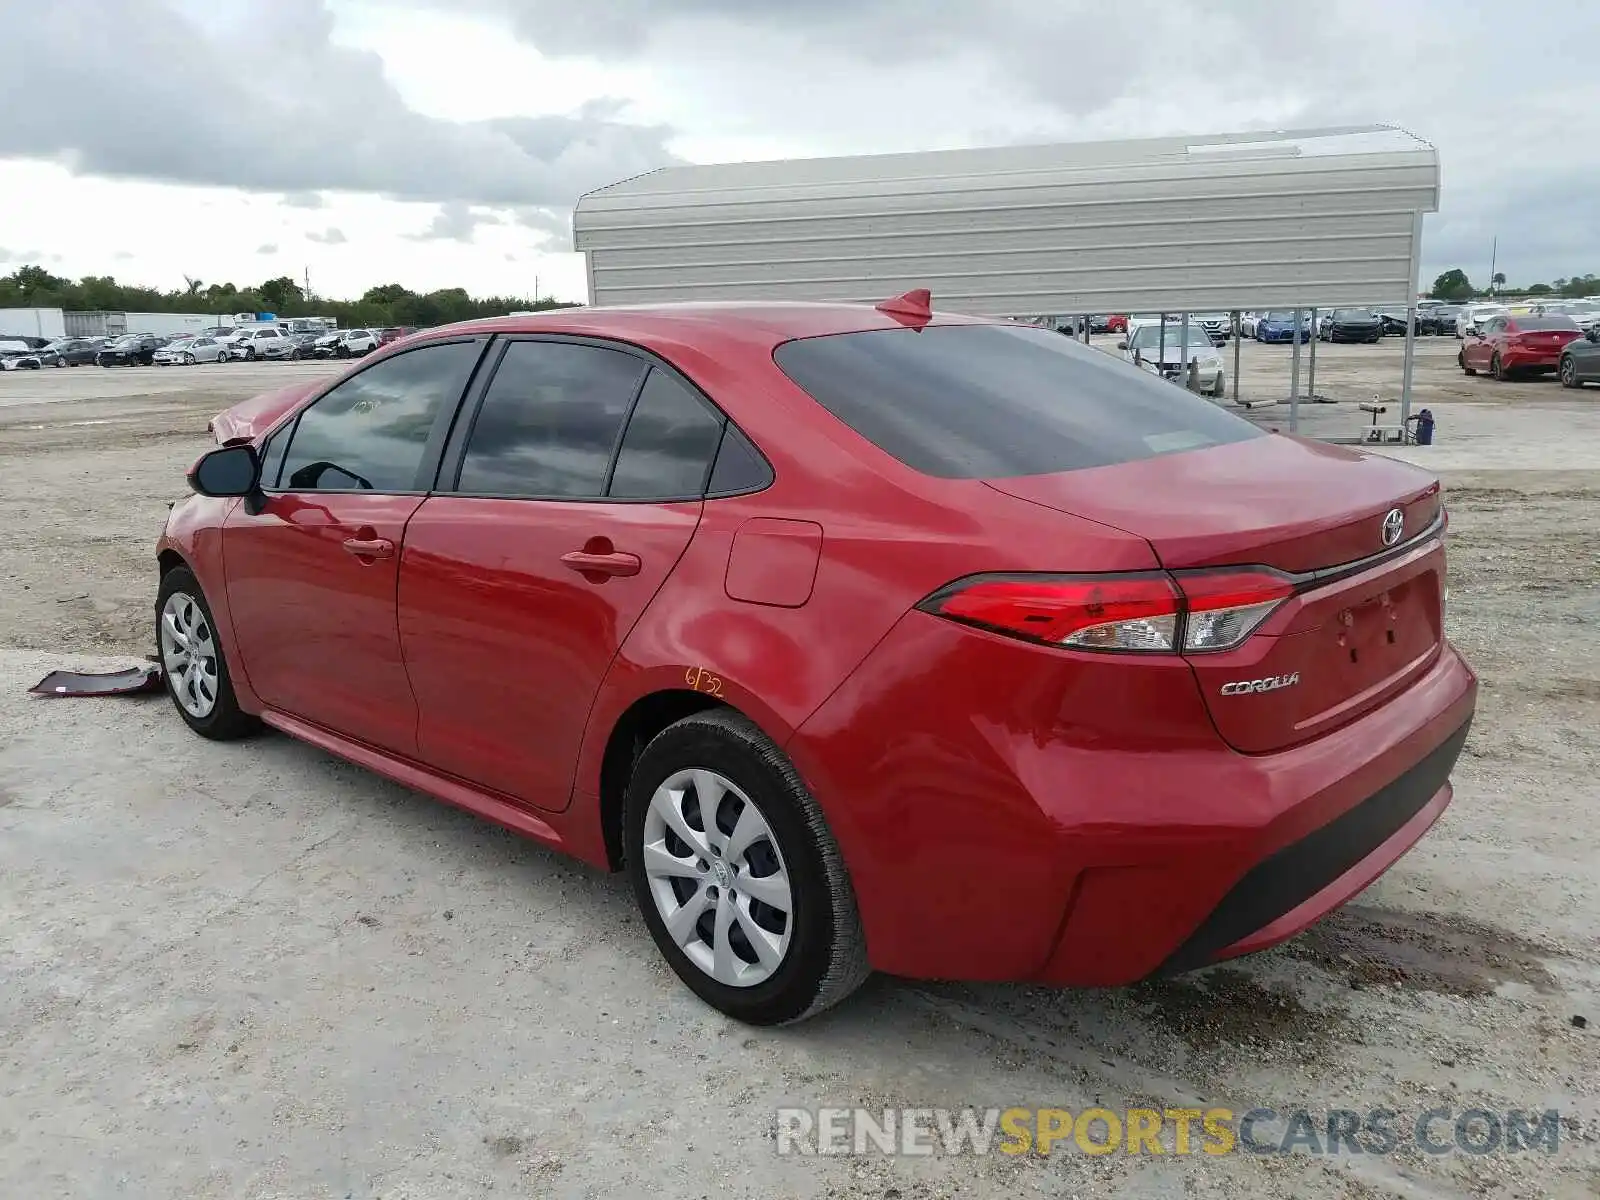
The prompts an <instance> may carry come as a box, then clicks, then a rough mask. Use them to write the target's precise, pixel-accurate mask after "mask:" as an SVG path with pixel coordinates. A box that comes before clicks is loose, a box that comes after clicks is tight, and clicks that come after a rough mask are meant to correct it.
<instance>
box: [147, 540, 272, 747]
mask: <svg viewBox="0 0 1600 1200" xmlns="http://www.w3.org/2000/svg"><path fill="white" fill-rule="evenodd" d="M156 646H157V648H158V649H159V650H160V652H161V673H162V676H163V677H164V679H165V681H166V685H167V695H169V696H171V697H172V703H173V706H174V707H175V708H177V710H178V715H179V716H180V717H182V718H183V720H184V723H185V724H186V725H188V726H189V728H190V729H192V730H194V731H195V732H196V733H198V734H199V735H200V736H201V737H208V738H212V739H214V740H216V741H230V740H232V739H234V738H240V737H245V736H247V735H249V734H251V733H254V732H255V731H256V730H257V729H259V728H260V727H261V723H260V721H258V720H257V719H256V718H255V717H252V716H251V715H250V714H249V713H246V712H244V711H242V710H241V709H240V708H239V703H238V701H237V700H236V699H235V698H234V694H233V683H232V681H231V680H230V679H229V677H228V664H227V661H226V659H224V657H223V654H222V642H221V640H220V639H219V638H218V637H217V626H216V622H215V621H213V620H212V619H211V608H210V606H209V605H207V604H206V597H205V593H204V592H202V591H201V590H200V581H199V580H197V579H196V578H195V577H194V572H192V571H190V570H189V568H188V567H177V568H175V569H173V570H171V571H168V572H167V573H166V574H165V575H163V576H162V577H161V587H160V590H159V591H158V592H157V593H156Z"/></svg>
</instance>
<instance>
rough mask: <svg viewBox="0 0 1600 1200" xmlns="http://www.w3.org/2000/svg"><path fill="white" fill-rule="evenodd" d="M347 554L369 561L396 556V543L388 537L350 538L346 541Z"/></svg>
mask: <svg viewBox="0 0 1600 1200" xmlns="http://www.w3.org/2000/svg"><path fill="white" fill-rule="evenodd" d="M344 549H345V553H346V554H353V555H355V556H356V557H357V558H360V559H365V560H367V561H369V562H373V561H376V560H377V559H380V558H393V557H394V543H393V542H391V541H390V540H389V539H388V538H348V539H346V541H345V543H344Z"/></svg>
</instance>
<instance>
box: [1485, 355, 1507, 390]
mask: <svg viewBox="0 0 1600 1200" xmlns="http://www.w3.org/2000/svg"><path fill="white" fill-rule="evenodd" d="M1489 374H1491V375H1493V376H1494V377H1495V378H1496V379H1498V380H1499V381H1500V382H1501V383H1504V382H1506V380H1508V379H1510V378H1511V373H1510V372H1509V371H1507V370H1506V364H1505V362H1504V360H1502V359H1501V357H1500V355H1499V353H1498V352H1497V353H1496V354H1495V356H1494V357H1493V358H1491V359H1490V360H1489Z"/></svg>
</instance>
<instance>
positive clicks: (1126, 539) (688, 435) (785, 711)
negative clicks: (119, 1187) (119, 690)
mask: <svg viewBox="0 0 1600 1200" xmlns="http://www.w3.org/2000/svg"><path fill="white" fill-rule="evenodd" d="M922 295H923V296H925V295H926V293H923V294H922ZM922 303H923V302H922V301H921V300H920V298H919V297H917V296H915V295H914V296H910V297H904V298H901V300H900V302H899V305H898V307H897V308H896V310H895V311H894V313H892V314H891V313H886V312H882V311H877V310H874V309H872V308H869V307H866V306H853V305H821V304H818V305H807V306H804V307H799V306H787V307H782V308H778V309H770V308H752V307H750V306H740V305H723V306H708V305H695V306H694V307H693V308H692V309H690V310H687V311H685V310H681V309H675V308H672V307H670V306H661V307H656V308H627V309H624V308H615V309H607V308H590V309H575V310H571V311H568V312H561V313H552V314H541V315H540V316H537V317H526V318H512V319H510V320H509V321H508V320H507V319H505V318H499V319H497V320H495V321H493V322H478V323H467V324H462V325H456V326H447V327H445V328H443V329H440V330H437V331H435V332H434V333H431V334H429V335H425V336H424V337H422V338H421V339H420V340H419V341H417V342H413V343H411V344H408V345H407V346H406V347H405V348H403V349H400V350H387V351H383V352H380V353H379V354H377V355H375V356H373V357H372V358H371V359H369V360H366V361H364V362H361V363H357V364H352V366H351V368H350V369H349V370H347V371H346V372H344V373H343V374H342V375H341V376H339V377H338V378H336V379H333V380H316V381H308V382H307V383H306V384H305V385H304V386H303V387H298V388H290V389H282V390H279V391H277V392H275V393H273V394H270V395H267V396H262V397H257V398H256V399H254V400H250V401H246V402H245V403H243V404H241V405H239V406H237V407H236V408H234V409H232V410H230V411H229V412H227V413H224V414H220V415H219V416H218V417H216V418H214V419H213V422H212V426H213V431H214V433H215V434H216V435H217V436H218V437H219V438H220V439H221V440H228V439H232V438H239V439H242V440H241V441H240V442H239V443H237V444H234V445H227V446H219V447H218V448H215V449H213V450H211V451H210V452H209V453H208V454H206V455H205V456H203V457H202V458H201V459H200V460H199V462H198V463H197V464H196V465H195V466H194V467H193V468H192V469H191V471H190V474H189V480H190V483H191V487H192V488H193V489H194V491H195V493H196V494H195V495H193V496H191V497H189V498H187V499H185V500H182V501H179V502H178V503H177V504H176V505H174V506H173V508H172V509H171V511H170V512H169V513H168V514H167V520H166V527H165V530H164V531H163V534H162V536H161V539H160V542H159V545H158V547H157V553H158V556H159V557H158V560H157V565H158V568H159V571H160V583H159V587H158V591H157V596H156V603H155V606H154V616H155V630H156V635H157V638H158V644H159V653H160V656H161V660H162V665H163V668H164V670H163V676H164V679H165V681H166V687H167V689H168V691H169V694H170V696H171V698H172V700H173V703H174V705H175V707H176V709H177V712H178V714H179V716H180V717H181V719H182V720H184V721H185V722H186V723H187V724H188V725H189V726H190V728H191V729H193V730H194V731H195V732H196V733H198V734H200V735H203V736H206V737H210V738H214V739H226V738H234V737H240V736H244V735H247V734H249V733H250V732H252V731H253V730H254V729H256V728H257V727H258V726H259V725H260V724H262V723H265V724H268V725H270V726H272V727H274V728H276V729H279V730H282V731H285V732H287V733H289V734H291V735H293V736H296V737H299V738H302V739H305V740H307V741H309V742H311V743H313V744H314V745H316V746H318V747H320V748H321V749H322V750H324V751H327V752H331V753H334V754H338V755H342V756H344V757H346V758H348V759H351V760H353V761H355V762H357V763H359V764H362V765H364V766H366V767H368V768H370V769H374V770H376V771H378V772H381V773H383V774H385V775H388V776H389V777H391V778H394V779H399V780H403V781H405V783H406V784H407V785H408V786H410V787H413V788H416V789H419V790H421V791H424V792H430V793H432V794H433V795H435V796H437V797H439V798H440V799H442V800H445V801H447V802H449V803H452V804H455V805H458V806H460V807H463V808H465V809H468V810H470V811H472V812H476V813H479V814H482V815H484V816H485V817H487V818H488V819H490V820H493V821H496V822H498V823H500V824H502V825H504V826H507V827H509V828H511V829H514V830H517V831H519V832H520V833H522V834H523V835H525V836H529V837H532V838H534V839H536V840H539V841H541V842H543V843H545V844H547V845H550V846H554V847H557V848H559V849H561V850H564V851H565V852H567V853H571V854H576V855H578V856H580V857H581V858H583V859H584V860H586V861H588V862H590V863H592V864H594V865H595V866H597V867H600V868H602V869H613V870H621V871H625V872H626V873H627V877H628V879H629V881H630V883H631V885H632V891H633V895H634V898H635V901H636V903H637V904H638V907H639V910H640V912H641V914H642V917H643V924H644V925H645V927H646V928H647V929H648V930H649V933H650V935H651V937H652V939H653V940H654V942H655V944H656V946H657V947H658V949H659V951H660V953H661V954H662V956H663V957H664V958H665V959H666V961H667V962H668V964H669V965H670V966H671V967H672V969H673V970H674V971H675V972H676V973H677V975H678V976H679V978H680V979H681V980H682V981H683V982H684V983H685V984H686V986H687V987H689V988H690V989H692V990H693V991H694V992H695V993H696V994H697V995H699V996H700V997H701V998H703V999H704V1000H705V1001H706V1002H707V1003H709V1004H710V1005H712V1006H714V1007H716V1008H717V1009H719V1010H720V1011H722V1012H723V1013H726V1014H728V1015H730V1016H732V1017H734V1018H736V1019H738V1020H741V1021H745V1022H750V1023H756V1024H773V1023H779V1022H788V1021H792V1020H796V1019H799V1018H802V1017H805V1016H809V1015H811V1014H814V1013H817V1012H819V1011H821V1010H823V1009H825V1008H827V1007H828V1006H830V1005H832V1004H834V1003H836V1002H838V1001H840V1000H842V999H843V998H844V997H845V996H847V995H848V994H849V993H850V992H851V991H853V990H854V989H855V988H856V987H857V986H858V985H859V984H860V983H862V982H863V981H864V980H865V979H866V978H867V976H868V974H869V973H870V972H871V971H872V970H874V969H877V970H882V971H885V972H888V973H891V974H894V975H899V976H905V977H910V978H922V979H928V978H934V979H949V980H960V979H988V980H1003V979H1016V978H1027V979H1029V980H1031V981H1033V982H1035V983H1039V984H1047V985H1057V986H1061V985H1085V984H1093V985H1116V984H1123V983H1128V982H1131V981H1134V980H1138V979H1144V978H1148V977H1150V976H1152V975H1154V974H1157V973H1161V974H1171V973H1175V972H1182V971H1185V970H1192V969H1195V968H1198V967H1201V966H1204V965H1207V964H1210V963H1213V962H1216V961H1220V960H1222V959H1226V958H1230V957H1233V956H1236V955H1239V954H1243V953H1247V952H1251V951H1254V950H1259V949H1263V948H1265V947H1267V946H1271V945H1274V944H1277V943H1279V942H1282V941H1283V940H1285V939H1287V938H1289V937H1291V936H1293V935H1294V934H1295V933H1297V932H1299V931H1300V930H1301V929H1303V928H1305V927H1306V926H1308V925H1309V924H1311V923H1312V922H1314V921H1316V920H1318V919H1319V918H1321V917H1322V916H1323V915H1325V914H1326V913H1328V912H1329V911H1331V910H1333V909H1334V908H1337V907H1338V906H1340V905H1342V904H1343V903H1345V902H1346V901H1347V900H1349V899H1350V898H1351V897H1352V896H1354V895H1356V894H1357V893H1359V892H1360V891H1361V890H1362V889H1363V888H1365V887H1366V886H1367V885H1368V884H1369V883H1370V882H1371V881H1372V880H1373V879H1374V878H1376V877H1377V876H1378V875H1379V874H1380V873H1381V872H1382V871H1383V870H1384V869H1385V868H1387V867H1388V866H1389V865H1390V864H1392V863H1393V862H1394V861H1395V860H1396V859H1398V858H1399V857H1400V856H1401V855H1402V854H1404V853H1405V852H1406V851H1407V850H1408V849H1409V848H1410V847H1411V846H1412V845H1413V844H1414V843H1415V842H1416V841H1417V840H1418V839H1419V838H1421V837H1422V836H1423V834H1424V832H1425V831H1426V830H1427V829H1428V828H1429V826H1430V825H1431V824H1432V823H1433V822H1434V821H1435V820H1436V819H1437V818H1438V817H1439V815H1440V814H1441V813H1442V812H1443V811H1444V809H1445V808H1446V806H1447V805H1448V804H1449V802H1450V798H1451V788H1450V783H1449V776H1450V773H1451V771H1452V769H1453V767H1454V765H1455V762H1456V759H1457V757H1458V755H1459V754H1460V752H1461V748H1462V744H1463V742H1464V741H1465V739H1466V736H1467V733H1468V729H1469V726H1470V723H1471V719H1472V715H1473V711H1474V708H1475V703H1476V690H1477V683H1476V678H1475V676H1474V674H1473V672H1472V670H1471V669H1470V668H1469V667H1468V666H1467V665H1466V664H1465V663H1464V662H1463V661H1462V659H1461V658H1460V657H1459V655H1458V654H1457V653H1456V651H1455V650H1454V649H1453V648H1452V647H1451V645H1450V644H1449V642H1448V641H1447V640H1446V638H1445V636H1444V632H1443V628H1442V617H1443V612H1442V605H1443V589H1444V569H1445V549H1444V541H1443V537H1442V533H1443V529H1444V524H1445V517H1444V511H1443V507H1442V499H1441V494H1440V488H1439V482H1438V479H1437V477H1436V476H1434V475H1433V474H1431V473H1429V472H1426V471H1423V470H1421V469H1419V468H1417V467H1415V466H1412V465H1410V464H1407V463H1403V462H1400V461H1399V460H1397V459H1392V458H1386V457H1383V456H1378V455H1367V454H1364V453H1362V452H1360V451H1358V450H1355V449H1350V448H1345V447H1339V446H1329V445H1326V444H1315V445H1312V444H1308V443H1305V442H1301V441H1299V440H1297V439H1292V438H1286V437H1279V436H1273V435H1271V434H1268V433H1266V432H1264V431H1262V430H1260V429H1258V428H1256V427H1255V426H1254V425H1252V424H1251V423H1250V422H1248V421H1245V420H1243V419H1241V418H1239V417H1237V416H1235V415H1233V414H1232V413H1229V412H1226V411H1224V410H1222V409H1220V408H1218V407H1217V406H1216V405H1214V404H1212V403H1210V402H1209V401H1206V400H1204V399H1201V398H1200V397H1196V396H1191V395H1189V394H1187V393H1186V392H1184V391H1183V390H1181V389H1178V388H1174V387H1171V386H1169V385H1167V384H1164V383H1162V382H1160V381H1158V380H1156V379H1153V378H1151V377H1150V376H1149V375H1148V374H1146V373H1145V372H1142V371H1139V370H1136V369H1134V368H1132V367H1131V366H1129V365H1127V364H1125V363H1122V362H1119V361H1117V360H1116V359H1115V358H1113V357H1111V356H1108V355H1106V354H1104V353H1102V352H1101V351H1098V350H1096V349H1093V348H1091V347H1087V346H1083V345H1081V344H1077V343H1075V342H1074V341H1073V340H1071V339H1069V338H1064V337H1061V336H1059V335H1058V334H1055V333H1053V332H1049V331H1045V330H1039V329H1032V328H1028V327H1026V326H1023V325H1019V324H1014V323H1010V322H1004V321H986V320H981V319H977V318H967V317H959V316H955V315H947V314H935V313H932V312H929V311H928V310H927V309H926V308H925V307H922ZM708 362H711V363H715V364H716V366H717V369H716V371H715V372H710V373H705V374H702V373H701V372H700V371H698V370H695V369H696V368H698V367H699V366H700V365H701V364H704V363H708ZM480 364H481V365H480ZM689 370H695V373H696V375H699V376H701V377H702V378H710V379H713V380H714V381H715V383H714V385H713V386H711V387H710V389H709V391H707V390H706V389H703V388H701V387H700V386H698V385H697V384H696V383H695V382H694V381H692V379H691V377H690V375H689V374H687V372H688V371H689ZM469 384H470V386H469ZM452 431H454V435H455V436H451V433H452ZM239 497H249V498H250V499H249V502H248V503H243V504H241V503H239V502H238V499H237V498H239ZM1068 564H1070V569H1071V571H1072V573H1071V574H1063V573H1062V570H1063V567H1065V566H1067V565H1068ZM1217 564H1229V565H1225V566H1218V565H1217ZM1240 564H1248V565H1240ZM1352 650H1359V655H1358V656H1357V655H1352V654H1351V651H1352ZM1286 697H1288V699H1286ZM212 757H213V758H215V757H216V756H212ZM216 761H217V762H218V763H219V764H222V765H219V766H217V767H216V768H214V769H216V770H218V771H223V772H226V774H227V776H228V777H229V778H230V779H233V780H238V779H240V778H241V777H242V776H246V775H248V773H249V772H250V771H251V769H252V767H251V763H250V760H249V759H248V758H247V757H246V756H245V755H242V754H239V755H235V756H232V757H231V758H216ZM1129 797H1137V802H1136V803H1133V802H1130V801H1129ZM997 881H1003V886H999V885H997ZM1130 905H1132V906H1133V907H1132V908H1130ZM1130 912H1136V913H1140V914H1144V915H1143V916H1140V917H1138V919H1130V917H1129V913H1130ZM930 921H936V922H937V926H936V936H930V928H932V927H931V926H930Z"/></svg>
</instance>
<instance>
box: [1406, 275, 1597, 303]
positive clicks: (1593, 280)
mask: <svg viewBox="0 0 1600 1200" xmlns="http://www.w3.org/2000/svg"><path fill="white" fill-rule="evenodd" d="M1428 294H1429V295H1430V296H1432V297H1433V298H1434V299H1435V300H1449V301H1451V302H1452V303H1456V304H1460V303H1461V302H1462V301H1465V300H1474V299H1476V298H1478V297H1479V296H1507V295H1510V296H1561V297H1564V298H1566V299H1577V298H1578V297H1580V296H1600V277H1596V276H1595V275H1593V274H1589V275H1573V276H1570V277H1564V278H1561V279H1556V280H1553V281H1551V282H1550V283H1534V284H1530V285H1528V286H1527V287H1520V288H1511V287H1507V286H1506V276H1505V272H1504V271H1496V272H1495V273H1494V275H1493V276H1492V277H1491V278H1490V280H1489V286H1488V287H1487V288H1483V289H1479V288H1476V287H1474V286H1473V285H1472V280H1471V279H1469V278H1468V277H1467V273H1466V272H1465V271H1463V270H1462V269H1461V268H1460V267H1454V268H1452V269H1451V270H1448V271H1445V272H1443V273H1442V274H1441V275H1440V276H1439V277H1438V278H1437V279H1435V280H1434V281H1433V289H1432V290H1431V291H1430V292H1429V293H1428Z"/></svg>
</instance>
